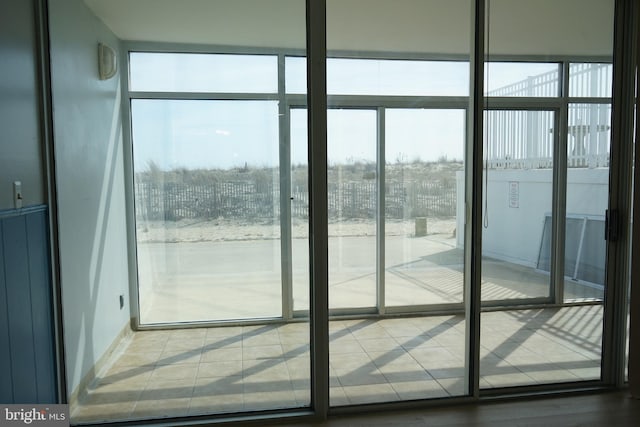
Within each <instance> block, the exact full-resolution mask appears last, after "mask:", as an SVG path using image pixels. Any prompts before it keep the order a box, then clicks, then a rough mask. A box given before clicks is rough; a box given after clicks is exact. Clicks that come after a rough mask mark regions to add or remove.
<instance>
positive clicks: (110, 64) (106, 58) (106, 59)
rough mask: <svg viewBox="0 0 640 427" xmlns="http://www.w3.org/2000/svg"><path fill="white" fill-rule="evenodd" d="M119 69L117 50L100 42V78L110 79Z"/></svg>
mask: <svg viewBox="0 0 640 427" xmlns="http://www.w3.org/2000/svg"><path fill="white" fill-rule="evenodd" d="M116 71H118V63H117V62H116V52H115V51H114V50H113V49H111V48H110V47H109V46H107V45H104V44H102V43H98V74H99V75H100V80H108V79H110V78H111V77H113V76H114V75H115V74H116Z"/></svg>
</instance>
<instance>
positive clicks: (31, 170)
mask: <svg viewBox="0 0 640 427" xmlns="http://www.w3.org/2000/svg"><path fill="white" fill-rule="evenodd" d="M36 79H37V76H36V42H35V18H34V16H33V4H32V2H31V1H24V0H2V1H0V210H3V209H13V208H14V203H13V182H14V181H21V182H22V189H23V197H24V200H23V206H24V207H26V206H30V205H38V204H42V203H44V202H45V196H44V185H43V184H44V174H43V173H42V170H43V169H42V154H41V150H42V149H41V139H40V125H39V113H38V86H37V80H36Z"/></svg>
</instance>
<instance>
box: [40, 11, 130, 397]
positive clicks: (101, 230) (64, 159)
mask: <svg viewBox="0 0 640 427" xmlns="http://www.w3.org/2000/svg"><path fill="white" fill-rule="evenodd" d="M49 12H50V37H51V71H52V91H53V109H54V144H55V150H54V151H55V160H56V167H57V185H58V188H57V190H58V208H59V235H60V270H61V280H62V297H63V313H64V333H65V345H66V362H67V372H68V374H67V375H68V388H69V392H72V391H73V390H74V389H75V388H76V386H77V385H78V384H79V382H80V380H81V379H82V377H83V376H84V375H85V374H87V372H90V370H91V369H92V368H93V366H94V364H95V362H96V361H97V360H98V359H99V358H100V357H101V356H102V355H103V354H104V353H105V351H106V350H107V349H108V348H109V346H110V345H111V344H112V343H113V341H114V339H115V338H116V337H117V336H118V334H119V332H120V331H122V330H123V328H124V327H125V326H126V325H127V323H128V322H129V307H128V300H129V298H128V273H127V268H128V264H127V245H126V229H125V197H124V168H123V145H122V122H121V115H120V87H119V81H120V80H119V77H118V76H116V77H114V78H112V79H110V80H107V81H100V80H99V79H98V68H97V63H98V61H97V47H98V42H102V43H106V44H108V45H110V46H111V47H113V48H114V49H117V48H118V39H116V37H115V36H114V35H113V34H112V33H111V32H110V31H109V30H108V29H107V28H106V26H105V25H103V24H102V22H101V21H100V20H98V19H97V18H96V17H95V16H94V15H93V14H92V13H91V12H90V11H89V9H87V8H86V6H85V4H84V3H83V2H82V1H81V0H50V1H49ZM121 294H123V295H124V296H125V300H126V303H125V307H124V308H123V309H120V307H119V295H121Z"/></svg>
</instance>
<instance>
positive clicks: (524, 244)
mask: <svg viewBox="0 0 640 427" xmlns="http://www.w3.org/2000/svg"><path fill="white" fill-rule="evenodd" d="M463 179H464V175H463V173H462V172H459V173H458V175H457V181H458V207H457V209H458V212H459V215H458V218H457V222H458V225H457V226H458V230H464V218H463V216H462V213H463V212H464V195H463V193H462V191H463V187H462V182H463ZM552 179H553V176H552V170H551V169H534V170H520V169H516V170H495V169H492V170H489V189H488V191H486V190H483V191H485V194H484V195H483V197H487V198H488V199H487V205H488V217H487V224H488V226H487V227H486V228H484V226H483V229H482V253H483V255H485V256H489V257H492V258H497V259H501V260H505V261H509V262H514V263H517V264H521V265H525V266H529V267H535V266H536V264H537V261H538V255H539V250H540V242H541V239H542V230H543V227H544V221H545V216H546V215H547V214H549V213H551V209H552V207H551V197H552V191H553V187H552ZM511 182H517V183H518V190H519V191H518V193H519V197H518V200H517V206H518V207H511V204H510V183H511ZM608 183H609V169H608V168H598V169H587V168H584V169H578V168H575V169H574V168H572V169H569V170H568V171H567V215H568V216H571V215H589V216H600V217H604V214H605V210H606V209H607V203H608ZM482 205H483V214H484V213H485V209H484V199H483V202H482ZM483 219H484V217H483ZM483 222H484V221H483ZM457 243H458V246H459V247H462V245H463V243H464V235H463V233H458V235H457Z"/></svg>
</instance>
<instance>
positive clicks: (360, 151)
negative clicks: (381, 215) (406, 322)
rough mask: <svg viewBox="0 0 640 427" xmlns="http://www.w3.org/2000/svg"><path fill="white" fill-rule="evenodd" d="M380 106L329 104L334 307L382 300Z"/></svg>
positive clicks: (331, 304)
mask: <svg viewBox="0 0 640 427" xmlns="http://www.w3.org/2000/svg"><path fill="white" fill-rule="evenodd" d="M376 146H377V114H376V111H375V110H355V109H352V110H329V111H328V117H327V161H328V165H327V191H328V198H329V200H328V203H329V308H330V309H332V308H357V307H375V306H376V217H377V215H376V211H377V209H376V201H377V183H376V152H377V151H376Z"/></svg>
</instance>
